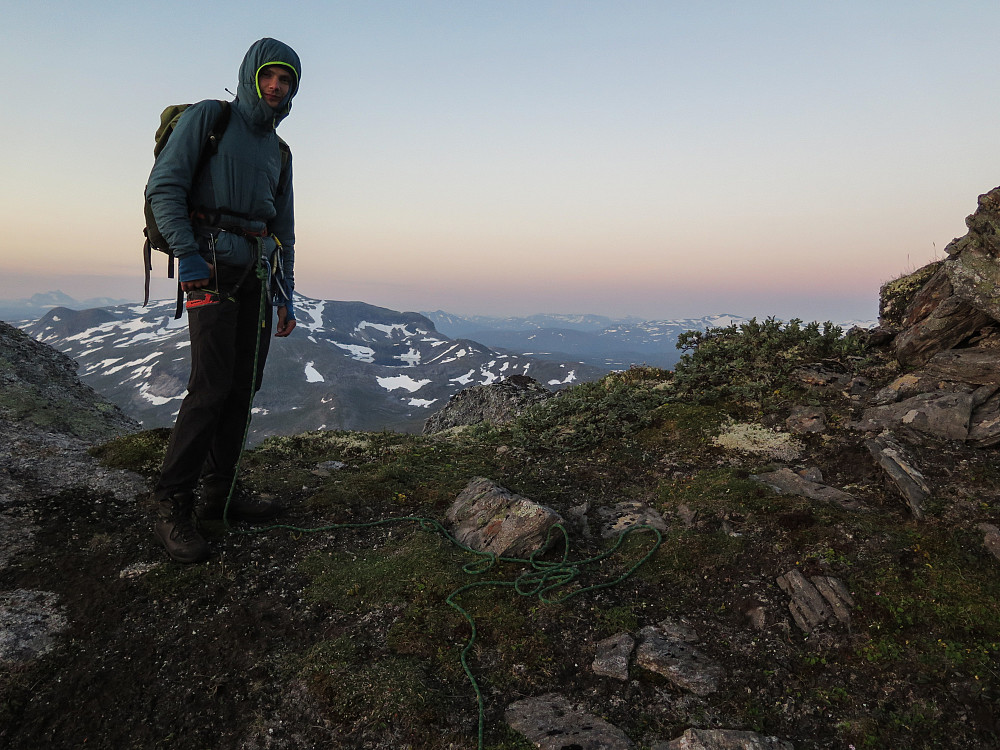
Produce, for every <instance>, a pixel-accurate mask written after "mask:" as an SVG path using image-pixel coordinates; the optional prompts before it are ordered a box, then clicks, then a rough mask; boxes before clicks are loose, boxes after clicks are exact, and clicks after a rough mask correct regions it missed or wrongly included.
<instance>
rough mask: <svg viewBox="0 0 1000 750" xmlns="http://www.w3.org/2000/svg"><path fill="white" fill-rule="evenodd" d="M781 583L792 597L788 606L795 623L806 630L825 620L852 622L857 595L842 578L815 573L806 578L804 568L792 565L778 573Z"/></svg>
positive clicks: (829, 621) (831, 622) (809, 630)
mask: <svg viewBox="0 0 1000 750" xmlns="http://www.w3.org/2000/svg"><path fill="white" fill-rule="evenodd" d="M778 586H780V587H781V590H782V591H784V592H785V593H786V594H788V595H789V596H790V597H791V601H790V602H789V603H788V609H789V611H790V612H791V613H792V619H793V620H795V624H796V625H798V626H799V627H800V628H801V629H802V630H804V631H805V632H807V633H809V632H812V631H813V630H815V629H816V628H817V627H819V626H820V625H824V624H826V625H833V624H835V623H837V622H840V623H842V624H844V625H849V624H850V622H851V608H852V607H853V606H854V599H853V597H852V596H851V594H850V592H849V591H848V590H847V587H846V586H845V585H844V584H843V582H842V581H840V580H839V579H837V578H832V577H830V576H813V577H812V578H810V579H808V580H807V579H806V577H805V576H804V575H802V572H801V571H799V570H794V569H793V570H790V571H788V572H787V573H785V574H784V575H782V576H778Z"/></svg>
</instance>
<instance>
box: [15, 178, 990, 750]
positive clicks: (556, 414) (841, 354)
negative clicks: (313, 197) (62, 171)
mask: <svg viewBox="0 0 1000 750" xmlns="http://www.w3.org/2000/svg"><path fill="white" fill-rule="evenodd" d="M968 225H969V233H968V234H967V235H966V236H964V237H962V238H959V239H958V240H956V241H955V242H953V243H952V244H951V245H950V246H949V248H948V257H947V258H946V259H945V260H944V261H942V262H941V263H938V264H935V265H933V266H931V267H928V268H926V269H921V270H919V271H918V272H916V273H915V274H911V275H908V276H906V277H903V278H900V279H898V280H896V281H894V282H891V283H889V284H887V285H886V286H885V288H884V289H883V295H882V321H881V322H882V326H881V328H879V329H877V330H875V331H850V332H847V334H846V335H844V332H843V331H841V330H839V329H837V328H835V327H833V326H817V325H815V324H811V325H802V324H801V323H800V322H798V321H789V322H787V323H783V322H781V321H775V320H766V321H760V322H758V321H748V322H743V323H740V324H734V325H732V326H728V327H725V328H718V329H711V330H708V331H697V332H692V333H691V334H687V335H685V336H682V337H681V340H680V342H679V343H680V346H681V347H682V350H683V352H684V354H683V357H682V359H681V360H680V362H679V363H678V364H677V367H676V369H675V370H674V371H672V372H669V371H665V370H659V369H655V368H632V369H630V370H627V371H624V372H621V373H615V374H611V375H608V376H607V377H605V378H603V379H601V380H599V381H596V382H591V383H583V384H579V385H574V386H572V387H569V388H567V389H565V390H563V391H561V392H560V393H559V394H558V395H555V396H545V397H541V396H540V394H539V392H538V386H537V384H532V383H531V382H530V381H528V380H526V379H525V380H514V381H513V382H511V383H507V384H504V382H501V383H500V384H494V385H489V386H481V387H478V388H476V389H470V391H469V392H467V395H462V394H458V395H456V396H455V397H454V398H452V399H451V401H450V402H449V404H448V405H447V406H446V407H445V408H444V409H443V410H442V411H441V413H440V414H437V415H435V418H434V419H433V420H431V421H430V422H429V423H428V425H427V429H426V431H425V434H423V435H414V434H402V433H391V432H385V431H382V432H377V433H373V432H359V431H329V430H317V431H313V432H307V433H303V434H300V435H296V436H293V437H272V438H269V439H268V440H265V441H264V442H263V443H261V444H260V445H259V446H256V447H255V448H254V449H253V450H251V451H248V452H247V454H246V456H245V458H244V467H243V468H244V473H245V475H246V480H247V483H248V484H249V486H250V487H251V488H252V489H254V490H255V491H257V492H260V493H264V494H268V495H274V496H277V497H280V498H281V499H282V500H283V501H284V502H285V503H286V505H287V511H286V514H285V516H284V517H283V518H282V524H281V525H279V526H277V527H273V528H269V529H255V528H252V527H248V526H234V527H229V526H227V525H226V524H222V523H219V524H214V525H208V526H206V528H205V533H206V535H207V536H208V538H209V539H210V542H211V544H212V546H213V557H212V559H211V560H210V561H209V562H208V563H206V564H203V565H197V566H180V565H176V564H172V563H169V562H167V561H166V558H165V556H164V555H163V553H162V551H161V550H159V549H158V548H157V546H156V544H155V543H154V540H153V538H152V535H151V533H150V526H151V522H152V517H151V512H150V511H151V509H150V508H149V507H148V505H147V500H146V487H147V486H148V481H149V478H150V477H151V476H152V475H153V473H154V472H155V469H156V466H157V463H158V461H159V458H160V456H161V455H162V450H163V447H164V445H165V440H166V431H165V430H147V431H138V430H137V428H136V426H135V425H134V423H132V422H131V421H130V420H129V419H128V418H127V417H125V416H124V415H122V414H121V412H119V411H118V410H117V409H116V408H114V407H111V406H109V405H108V404H107V403H105V402H103V401H102V400H101V399H99V398H97V397H96V395H95V394H94V393H93V391H91V390H89V389H88V388H86V387H84V386H81V385H80V384H79V382H78V381H76V380H75V379H74V378H73V375H72V363H71V362H70V361H69V360H67V359H66V358H65V357H63V356H62V355H59V354H57V353H55V352H54V351H53V350H51V349H49V348H47V347H45V346H42V345H40V344H37V343H36V342H34V341H32V340H31V339H30V338H28V337H27V336H24V335H23V334H20V333H19V332H17V331H16V330H13V329H9V328H7V327H4V328H3V329H2V330H0V335H2V337H3V341H2V342H0V344H2V348H0V420H2V425H0V426H2V427H3V429H4V432H5V439H4V443H3V450H2V452H0V490H2V494H0V550H2V556H0V664H2V671H0V745H2V746H4V747H10V748H38V747H49V748H64V747H65V748H69V747H74V748H75V747H81V746H87V747H99V748H150V747H159V746H169V747H177V748H204V747H212V748H307V747H308V748H312V747H345V748H477V747H483V748H491V749H492V750H527V748H532V747H538V748H544V749H545V750H571V749H574V748H583V749H587V750H589V749H590V748H642V749H644V750H679V749H680V748H727V749H732V748H744V749H749V748H782V749H783V750H787V749H788V748H796V749H797V750H806V749H810V750H811V749H819V748H824V749H825V748H855V749H857V748H926V749H928V750H929V749H930V748H956V749H957V748H993V747H997V746H998V745H1000V723H998V717H1000V670H998V668H997V663H998V656H1000V576H998V575H997V572H998V570H1000V529H998V527H1000V468H998V464H997V461H996V452H995V451H996V447H995V446H996V445H997V443H1000V416H998V414H997V411H998V408H1000V407H998V401H1000V395H998V394H1000V376H998V375H997V373H1000V368H998V367H997V366H996V365H997V364H998V363H997V362H995V361H994V360H995V357H996V356H998V355H1000V347H998V346H997V345H996V343H997V342H998V341H1000V336H998V328H997V326H998V325H1000V323H998V322H997V321H998V320H1000V309H998V307H997V299H998V296H997V294H998V293H997V291H996V289H997V285H996V279H997V278H1000V244H998V243H997V240H996V238H997V237H1000V189H998V190H997V191H993V192H992V193H989V194H987V195H985V196H982V197H981V198H980V202H979V208H978V210H977V211H976V212H975V213H974V214H973V215H972V216H970V217H969V220H968ZM541 390H545V389H541ZM463 393H466V392H463ZM546 545H547V546H546ZM539 547H542V548H543V550H542V551H538V552H532V551H531V550H535V549H537V548H539ZM477 550H485V552H483V551H478V552H477Z"/></svg>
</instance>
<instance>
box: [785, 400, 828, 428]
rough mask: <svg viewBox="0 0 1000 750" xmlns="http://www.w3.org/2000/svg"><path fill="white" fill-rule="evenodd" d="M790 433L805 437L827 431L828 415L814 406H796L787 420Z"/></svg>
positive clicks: (786, 423) (786, 424)
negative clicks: (804, 435)
mask: <svg viewBox="0 0 1000 750" xmlns="http://www.w3.org/2000/svg"><path fill="white" fill-rule="evenodd" d="M785 426H786V427H788V430H789V432H793V433H795V434H797V435H803V434H806V433H813V432H825V431H826V413H825V412H824V411H823V410H822V409H819V408H816V407H814V406H794V407H792V413H791V415H790V416H789V417H788V419H786V420H785Z"/></svg>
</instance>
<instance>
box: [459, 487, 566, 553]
mask: <svg viewBox="0 0 1000 750" xmlns="http://www.w3.org/2000/svg"><path fill="white" fill-rule="evenodd" d="M448 520H449V521H450V522H451V523H452V524H454V525H455V531H454V534H455V538H456V539H457V540H458V541H459V542H461V543H462V544H465V545H467V546H469V547H471V548H472V549H475V550H479V551H480V552H492V553H493V554H495V555H498V556H500V557H525V556H527V555H530V554H531V553H532V552H534V551H536V550H538V549H541V548H542V546H543V545H544V544H545V540H546V537H547V536H548V532H549V529H550V528H552V526H554V525H555V524H557V523H562V520H563V519H562V517H561V516H560V515H559V514H558V513H556V512H555V511H554V510H552V509H551V508H546V507H545V506H544V505H539V504H538V503H535V502H532V501H531V500H529V499H528V498H526V497H521V496H520V495H515V494H514V493H512V492H509V491H508V490H505V489H504V488H503V487H500V486H499V485H497V484H494V483H493V482H491V481H490V480H489V479H486V478H484V477H476V478H475V479H473V480H472V481H470V482H469V484H468V485H466V487H465V489H464V490H462V492H461V493H460V494H459V496H458V497H457V498H456V499H455V502H454V503H453V504H452V506H451V509H450V510H449V511H448Z"/></svg>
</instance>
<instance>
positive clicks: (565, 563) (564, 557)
mask: <svg viewBox="0 0 1000 750" xmlns="http://www.w3.org/2000/svg"><path fill="white" fill-rule="evenodd" d="M257 249H258V261H257V269H256V272H257V278H258V280H259V281H260V286H261V291H260V305H259V314H258V319H259V325H260V327H261V328H264V327H265V324H266V321H265V319H264V316H265V315H266V314H267V268H266V264H265V263H264V262H263V241H262V240H261V239H260V238H258V240H257ZM259 357H260V336H259V335H258V337H257V346H256V350H255V351H254V363H253V373H252V377H253V378H254V382H253V383H252V387H251V389H250V404H249V406H248V412H247V426H246V429H245V430H244V433H243V445H244V446H245V445H246V441H247V437H248V436H249V432H250V418H249V417H250V413H251V412H252V410H253V401H254V396H255V395H256V387H255V386H256V378H257V365H258V361H259ZM242 457H243V453H242V451H241V452H240V456H239V458H237V461H236V467H235V469H234V471H233V481H232V484H231V485H230V487H229V495H228V496H227V497H226V504H225V508H224V509H223V513H222V519H223V522H224V524H225V527H226V529H227V530H228V531H229V532H230V533H234V534H262V533H266V532H269V531H279V530H285V531H290V532H295V533H298V534H316V533H321V532H329V531H342V530H352V529H353V530H358V529H366V528H373V527H377V526H387V525H390V524H399V523H414V524H416V525H417V526H418V528H419V529H421V530H423V531H427V532H434V533H437V534H440V535H441V536H443V537H444V538H445V539H447V540H448V541H449V542H451V544H453V545H455V546H456V547H458V548H459V549H461V550H463V551H465V552H467V553H469V554H471V555H473V556H474V557H475V558H476V559H475V560H474V561H472V562H469V563H466V564H465V565H464V566H462V570H463V572H464V573H466V574H468V575H475V576H481V575H483V574H485V573H486V572H488V571H490V570H492V569H493V568H494V567H496V565H497V564H498V563H513V564H515V565H521V566H525V567H526V570H524V572H522V573H521V574H520V575H519V576H517V577H516V578H515V579H514V580H512V581H508V580H500V579H496V580H486V581H483V580H479V581H473V582H472V583H468V584H466V585H464V586H460V587H459V588H457V589H455V590H454V591H452V592H451V593H450V594H449V595H448V597H447V598H446V599H445V602H446V603H447V604H448V606H450V607H451V608H452V609H454V610H455V611H456V612H458V613H459V614H460V615H461V616H462V617H463V618H464V619H465V620H466V622H468V623H469V627H470V629H471V632H470V635H469V638H468V640H467V641H466V643H465V645H464V647H463V648H462V651H461V654H460V655H459V660H460V662H461V664H462V670H463V671H464V672H465V676H466V677H467V678H468V680H469V683H470V684H471V685H472V690H473V693H475V696H476V706H477V709H478V712H479V722H478V733H477V747H478V750H483V733H484V730H485V725H486V705H485V701H484V699H483V693H482V690H481V689H480V687H479V681H478V680H477V679H476V676H475V675H474V674H473V672H472V668H471V667H470V666H469V661H468V655H469V652H470V651H471V650H472V647H473V646H474V645H475V643H476V638H477V637H478V630H477V628H476V620H475V618H474V617H472V615H470V614H469V613H468V611H466V610H465V609H464V608H463V607H462V605H461V604H459V603H458V601H457V600H458V597H460V596H461V595H462V594H463V593H465V592H466V591H470V590H472V589H474V588H480V587H485V586H497V587H502V588H512V589H513V590H514V592H515V593H516V594H517V595H518V596H524V597H537V598H538V600H539V601H541V602H543V603H545V604H558V603H562V602H565V601H568V600H569V599H572V598H574V597H577V596H580V595H582V594H586V593H589V592H591V591H597V590H599V589H605V588H610V587H613V586H617V585H619V584H621V583H622V582H623V581H625V580H626V579H627V578H629V577H630V576H631V575H632V574H633V573H635V571H637V570H638V569H639V568H640V567H641V566H642V565H643V564H644V563H645V562H646V561H647V560H649V558H650V557H652V556H653V554H654V553H655V552H656V550H657V549H658V548H659V547H660V545H661V543H662V542H663V535H662V534H661V533H660V531H659V529H656V528H654V527H652V526H645V525H644V526H633V527H631V528H629V529H626V530H624V531H622V532H621V533H620V534H619V535H618V537H617V539H616V541H615V543H614V544H613V545H612V546H611V547H610V548H609V549H607V550H605V551H604V552H602V553H600V554H598V555H594V556H593V557H588V558H586V559H583V560H575V561H574V560H570V543H569V534H568V533H567V532H566V529H565V527H564V526H563V525H562V524H558V523H557V524H554V525H553V526H551V527H550V528H549V530H548V533H547V535H546V537H545V542H544V544H542V546H541V547H540V548H539V549H538V550H536V551H535V552H533V553H532V554H531V555H530V556H529V557H527V558H518V557H502V556H498V555H496V554H494V553H492V552H483V551H481V550H476V549H473V548H472V547H469V546H468V545H466V544H463V543H462V542H460V541H459V540H458V539H456V538H455V537H454V536H452V534H451V533H450V532H449V531H448V530H447V529H446V528H445V527H444V526H443V525H442V524H441V522H440V521H438V520H437V519H434V518H427V517H423V516H397V517H394V518H384V519H380V520H377V521H368V522H361V523H336V524H327V525H324V526H316V527H300V526H294V525H291V524H283V523H278V524H271V525H269V526H261V527H256V528H252V529H238V528H235V527H234V526H232V525H231V524H230V523H229V503H230V502H231V500H232V496H233V491H234V489H235V487H236V475H237V473H238V472H239V465H240V461H241V459H242ZM636 532H650V533H652V534H653V535H654V537H655V541H654V542H653V544H652V545H651V546H650V548H649V549H648V550H647V551H646V553H645V554H644V555H643V556H642V557H641V558H640V559H639V560H638V561H637V562H636V563H635V564H634V565H632V567H630V568H629V569H628V570H627V571H625V572H624V573H623V574H622V575H620V576H618V577H617V578H615V579H614V580H610V581H605V582H604V583H597V584H592V585H590V586H585V587H581V588H577V589H573V590H567V587H568V586H569V584H570V583H572V582H573V581H574V580H576V579H577V578H578V577H579V576H580V574H581V573H582V572H583V569H584V568H585V567H587V566H591V565H595V564H597V563H600V562H601V561H603V560H605V559H607V558H608V557H610V556H612V555H613V554H615V553H616V552H617V551H618V550H619V549H620V548H621V546H622V545H623V544H624V543H625V539H626V538H627V537H628V536H629V535H630V534H633V533H636ZM556 534H559V535H561V540H562V551H561V554H560V555H559V559H558V560H556V561H547V560H542V559H541V556H542V555H544V554H546V553H547V552H548V551H549V550H550V549H551V548H552V547H553V544H554V543H555V540H554V536H555V535H556ZM560 589H561V590H562V593H561V594H560V593H556V592H558V591H559V590H560Z"/></svg>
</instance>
